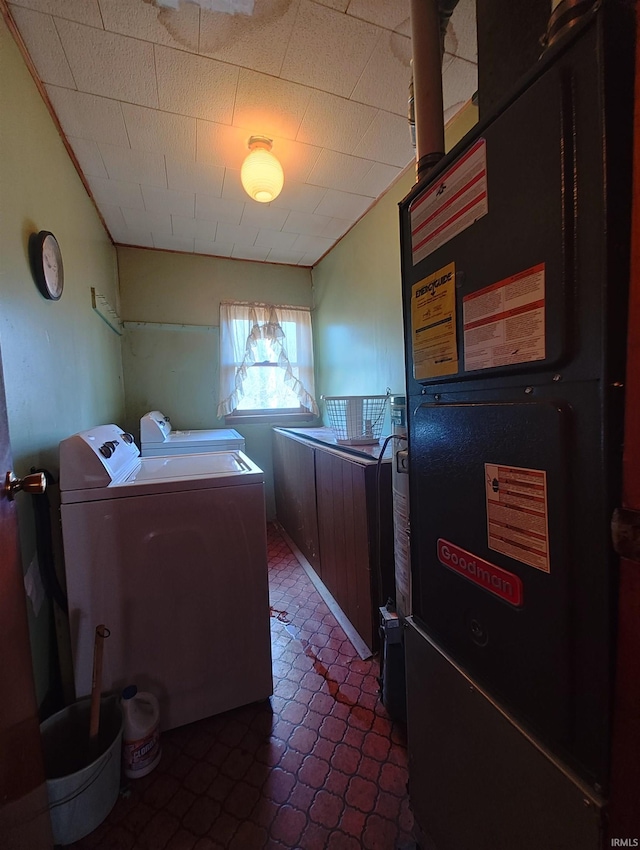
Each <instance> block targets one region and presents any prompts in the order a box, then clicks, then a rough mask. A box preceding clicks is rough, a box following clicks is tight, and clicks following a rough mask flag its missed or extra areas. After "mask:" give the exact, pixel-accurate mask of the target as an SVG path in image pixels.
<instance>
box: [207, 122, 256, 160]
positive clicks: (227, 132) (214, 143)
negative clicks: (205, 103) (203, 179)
mask: <svg viewBox="0 0 640 850" xmlns="http://www.w3.org/2000/svg"><path fill="white" fill-rule="evenodd" d="M196 127H197V145H196V160H197V161H198V162H208V163H211V164H212V165H219V166H224V167H225V168H234V169H236V170H237V171H240V166H241V165H242V163H243V162H244V160H245V159H246V157H247V155H248V153H249V150H248V148H247V141H248V140H249V134H248V133H247V131H246V130H243V129H241V128H240V127H227V126H226V125H224V124H216V123H214V122H213V121H197V122H196Z"/></svg>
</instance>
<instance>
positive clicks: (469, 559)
mask: <svg viewBox="0 0 640 850" xmlns="http://www.w3.org/2000/svg"><path fill="white" fill-rule="evenodd" d="M438 560H439V561H440V563H441V564H443V565H444V566H445V567H448V568H449V569H450V570H453V571H454V573H458V575H461V576H464V578H466V579H468V580H469V581H472V582H473V583H474V584H477V585H479V586H480V587H482V588H484V590H488V591H489V593H493V595H494V596H498V597H499V598H500V599H504V601H505V602H509V603H510V604H511V605H514V606H515V607H516V608H519V607H520V606H521V605H522V581H521V580H520V579H519V578H518V576H516V575H514V574H513V573H510V572H507V570H503V569H501V568H500V567H496V565H495V564H490V563H489V561H485V560H483V559H482V558H478V557H477V555H472V554H471V552H467V551H466V550H465V549H461V548H460V547H459V546H456V545H455V544H454V543H449V541H448V540H443V539H442V538H441V537H440V538H439V539H438ZM631 846H633V845H631Z"/></svg>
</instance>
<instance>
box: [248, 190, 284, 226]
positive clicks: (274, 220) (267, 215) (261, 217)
mask: <svg viewBox="0 0 640 850" xmlns="http://www.w3.org/2000/svg"><path fill="white" fill-rule="evenodd" d="M286 218H287V211H286V210H282V209H278V208H277V207H272V206H271V205H270V204H260V203H258V201H253V200H251V199H250V198H247V203H246V204H245V205H244V212H243V213H242V218H241V220H240V224H248V225H249V226H250V227H258V228H266V229H268V230H281V229H282V225H283V224H284V223H285V221H286Z"/></svg>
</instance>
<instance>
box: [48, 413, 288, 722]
mask: <svg viewBox="0 0 640 850" xmlns="http://www.w3.org/2000/svg"><path fill="white" fill-rule="evenodd" d="M60 490H61V503H62V504H61V514H62V532H63V542H64V552H65V563H66V579H67V592H68V598H69V618H70V626H71V642H72V655H73V666H74V678H75V687H76V696H77V697H82V696H85V695H87V694H89V693H90V690H91V677H92V653H93V642H94V632H95V628H96V626H97V625H98V624H100V623H104V624H105V625H106V626H107V628H108V629H109V630H110V636H109V638H108V639H107V640H106V642H105V646H104V662H103V689H104V690H105V691H109V690H119V689H121V688H122V687H124V686H125V685H128V684H131V683H134V684H136V685H137V686H138V688H140V690H143V691H150V692H151V693H154V694H155V695H156V696H157V697H158V698H159V701H160V714H161V724H162V728H163V729H171V728H173V727H175V726H181V725H183V724H185V723H191V722H192V721H195V720H199V719H201V718H204V717H208V716H210V715H213V714H217V713H220V712H223V711H227V710H229V709H232V708H235V707H238V706H241V705H245V704H247V703H251V702H255V701H258V700H262V699H265V698H267V697H268V696H269V695H270V694H271V693H272V676H271V647H270V628H269V597H268V583H267V549H266V524H265V507H264V483H263V473H262V470H260V469H259V468H258V467H257V466H256V465H255V464H254V463H253V462H252V461H251V460H250V459H249V458H248V457H246V456H245V455H244V454H243V453H242V452H237V451H225V452H215V453H208V454H198V455H177V456H168V457H149V458H142V459H141V458H140V457H139V450H138V447H137V446H136V444H135V442H134V439H133V437H132V436H131V435H130V434H127V433H126V432H124V431H123V430H122V429H121V428H119V427H118V426H116V425H113V424H112V425H103V426H99V427H97V428H93V429H91V430H89V431H85V432H82V433H79V434H75V435H74V436H72V437H69V438H68V439H66V440H63V441H62V443H61V444H60Z"/></svg>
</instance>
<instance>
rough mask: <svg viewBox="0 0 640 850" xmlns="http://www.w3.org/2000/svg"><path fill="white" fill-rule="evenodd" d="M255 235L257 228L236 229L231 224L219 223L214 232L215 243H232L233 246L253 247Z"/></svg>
mask: <svg viewBox="0 0 640 850" xmlns="http://www.w3.org/2000/svg"><path fill="white" fill-rule="evenodd" d="M257 235H258V228H257V227H236V226H235V225H233V224H228V223H227V222H225V221H220V222H218V230H217V231H216V241H218V242H233V243H234V245H253V244H254V243H255V241H256V237H257Z"/></svg>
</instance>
